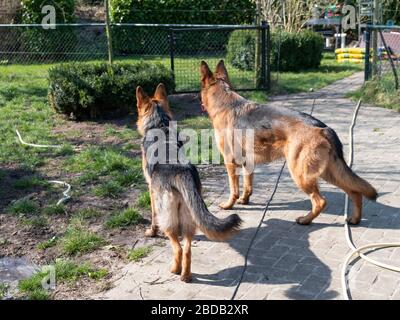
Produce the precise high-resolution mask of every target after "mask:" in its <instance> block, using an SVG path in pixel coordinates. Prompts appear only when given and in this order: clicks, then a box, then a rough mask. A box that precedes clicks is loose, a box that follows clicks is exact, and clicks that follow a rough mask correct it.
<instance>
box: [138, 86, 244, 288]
mask: <svg viewBox="0 0 400 320" xmlns="http://www.w3.org/2000/svg"><path fill="white" fill-rule="evenodd" d="M136 99H137V108H138V121H137V127H138V130H139V132H140V134H141V135H142V136H143V140H142V155H143V157H142V159H143V171H144V175H145V177H146V180H147V182H148V184H149V189H150V195H151V203H152V211H153V221H152V225H153V226H154V225H156V224H157V222H156V220H157V221H158V225H159V227H160V229H161V230H162V231H163V232H164V233H165V235H166V236H167V237H168V238H169V239H170V241H171V245H172V248H173V252H174V259H173V264H172V268H171V272H173V273H176V274H180V275H181V280H182V281H185V282H189V281H190V280H191V272H190V265H191V241H192V237H193V235H194V234H195V231H196V227H198V228H200V230H201V231H203V232H204V234H205V235H206V236H207V238H209V239H211V240H225V239H227V238H229V237H230V236H231V235H232V234H233V233H234V232H235V231H237V230H238V229H239V226H240V223H241V219H240V218H239V216H238V215H236V214H232V215H230V216H228V217H226V218H224V219H218V218H216V217H215V216H213V215H212V214H211V213H210V212H209V211H208V209H207V207H206V205H205V203H204V201H203V199H202V197H201V182H200V177H199V174H198V172H197V169H196V167H195V166H193V165H192V164H190V163H189V164H181V163H179V161H177V160H176V159H177V158H178V157H177V156H174V155H173V153H175V154H177V153H178V152H179V149H180V148H181V147H182V144H181V143H179V142H178V140H177V138H176V135H175V134H174V132H172V130H170V126H169V121H170V119H171V117H170V115H169V114H170V111H169V108H168V101H167V96H166V92H165V88H164V86H163V85H162V84H160V85H159V86H158V87H157V90H156V92H155V95H154V98H149V97H148V96H147V94H146V93H145V92H144V91H143V89H142V88H141V87H137V89H136ZM155 132H156V133H160V132H162V133H163V135H157V140H156V141H155V139H154V135H155ZM156 143H157V146H160V145H161V146H163V147H164V148H159V149H157V150H155V148H154V147H155V146H156V145H155V144H156ZM162 150H165V151H166V152H165V154H162V153H163V152H162ZM163 156H165V158H164V159H162V161H160V160H159V159H160V157H163ZM152 229H153V230H154V227H153V228H152ZM180 235H181V236H182V237H183V238H184V239H185V245H184V249H183V252H182V247H181V245H180V243H179V239H178V237H179V236H180Z"/></svg>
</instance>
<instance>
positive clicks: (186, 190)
mask: <svg viewBox="0 0 400 320" xmlns="http://www.w3.org/2000/svg"><path fill="white" fill-rule="evenodd" d="M174 187H175V188H176V189H177V190H178V191H179V192H180V194H181V195H182V197H183V200H184V201H185V203H186V205H187V206H188V208H189V211H190V213H191V215H192V218H193V220H194V221H195V223H196V225H197V226H198V227H199V229H200V230H201V231H202V232H204V234H205V235H206V237H207V238H208V239H210V240H215V241H224V240H227V239H229V238H230V237H231V236H232V235H233V234H235V233H236V232H237V231H239V228H240V224H241V223H242V220H241V219H240V217H239V216H238V215H237V214H231V215H229V216H228V217H226V218H223V219H219V218H217V217H216V216H214V215H213V214H212V213H211V212H210V211H208V209H207V206H206V204H205V203H204V201H203V198H202V197H201V195H200V193H199V191H198V190H197V187H196V185H195V183H194V181H193V179H192V178H191V177H189V176H179V177H177V178H176V179H175V184H174Z"/></svg>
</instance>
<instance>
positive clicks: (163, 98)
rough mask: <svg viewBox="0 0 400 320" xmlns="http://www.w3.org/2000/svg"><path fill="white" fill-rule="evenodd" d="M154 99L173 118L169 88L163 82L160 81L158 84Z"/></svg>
mask: <svg viewBox="0 0 400 320" xmlns="http://www.w3.org/2000/svg"><path fill="white" fill-rule="evenodd" d="M154 99H156V100H157V101H158V102H159V103H160V105H161V107H162V108H163V110H164V111H165V112H166V113H167V114H168V115H169V116H170V117H171V118H172V112H171V109H170V108H169V102H168V94H167V89H166V88H165V85H164V84H163V83H160V84H159V85H158V86H157V89H156V91H155V92H154Z"/></svg>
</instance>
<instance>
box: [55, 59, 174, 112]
mask: <svg viewBox="0 0 400 320" xmlns="http://www.w3.org/2000/svg"><path fill="white" fill-rule="evenodd" d="M160 82H162V83H164V84H165V85H166V87H167V88H168V90H169V91H170V92H171V91H172V90H173V89H174V87H175V84H174V81H173V78H172V76H171V73H170V71H169V70H168V69H167V68H166V67H164V66H163V65H161V64H149V63H145V62H141V63H137V64H128V63H115V64H113V65H112V66H110V65H108V64H106V63H99V64H92V63H68V64H63V65H58V66H55V67H53V68H51V69H50V70H49V83H50V84H49V92H48V96H49V101H50V104H51V105H52V106H53V107H54V108H55V110H56V111H57V112H59V113H63V114H66V115H71V114H72V115H73V116H74V117H75V118H77V119H85V118H97V117H108V116H115V115H122V114H126V113H128V112H129V111H130V110H134V106H135V104H136V100H135V88H136V86H137V85H140V86H142V87H143V88H144V89H145V90H146V91H147V92H153V91H154V90H155V88H156V86H157V85H158V84H159V83H160Z"/></svg>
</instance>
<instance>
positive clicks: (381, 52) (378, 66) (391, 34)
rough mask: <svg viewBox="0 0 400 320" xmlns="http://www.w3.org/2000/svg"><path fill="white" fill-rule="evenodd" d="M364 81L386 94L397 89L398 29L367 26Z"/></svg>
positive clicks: (399, 59) (399, 32) (399, 45)
mask: <svg viewBox="0 0 400 320" xmlns="http://www.w3.org/2000/svg"><path fill="white" fill-rule="evenodd" d="M365 46H366V55H365V64H366V65H365V79H366V80H369V79H373V80H375V81H378V82H379V84H380V87H382V88H385V90H386V91H388V92H393V91H395V90H398V89H399V76H400V27H399V26H369V27H368V28H367V30H366V33H365Z"/></svg>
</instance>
